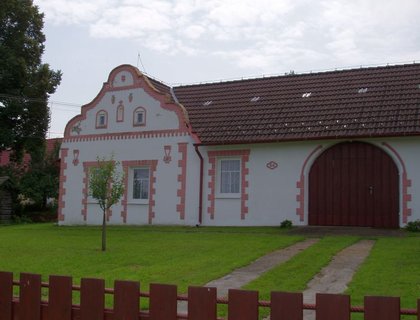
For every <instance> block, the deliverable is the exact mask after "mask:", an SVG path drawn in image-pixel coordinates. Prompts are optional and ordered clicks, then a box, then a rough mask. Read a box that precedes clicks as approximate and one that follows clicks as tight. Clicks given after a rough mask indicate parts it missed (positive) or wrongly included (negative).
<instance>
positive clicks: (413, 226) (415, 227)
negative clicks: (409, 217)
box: [405, 220, 420, 232]
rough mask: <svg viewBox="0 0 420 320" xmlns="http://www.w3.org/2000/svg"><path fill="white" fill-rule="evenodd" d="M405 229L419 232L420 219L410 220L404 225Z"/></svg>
mask: <svg viewBox="0 0 420 320" xmlns="http://www.w3.org/2000/svg"><path fill="white" fill-rule="evenodd" d="M405 229H406V230H407V231H411V232H420V220H416V221H410V222H409V223H407V225H406V226H405Z"/></svg>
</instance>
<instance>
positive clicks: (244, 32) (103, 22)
mask: <svg viewBox="0 0 420 320" xmlns="http://www.w3.org/2000/svg"><path fill="white" fill-rule="evenodd" d="M35 3H36V4H37V5H39V6H40V8H41V10H42V11H43V12H45V15H46V19H47V20H48V21H50V22H51V23H53V24H74V25H84V26H86V27H87V28H88V29H89V32H90V35H91V36H92V37H97V38H119V39H121V38H123V39H130V40H135V41H139V43H141V45H142V46H145V47H147V48H149V49H150V50H153V51H156V52H159V53H164V54H171V55H176V54H187V55H191V56H194V55H199V54H203V52H205V53H207V54H210V55H213V56H217V57H220V58H222V59H225V60H228V61H231V62H232V63H233V64H236V65H237V66H239V67H241V68H247V69H250V70H255V71H265V70H269V69H270V68H271V70H273V68H274V67H276V69H275V70H278V66H284V67H285V70H287V69H288V67H287V66H288V65H289V66H290V65H292V64H294V65H297V66H299V65H301V64H303V62H305V64H306V65H310V64H313V65H314V67H317V66H320V65H325V64H326V63H329V64H330V65H331V64H333V65H336V66H337V65H338V66H343V65H352V64H360V63H369V62H372V61H375V62H386V61H390V60H391V61H395V60H398V59H400V58H406V57H407V56H409V55H410V54H413V55H415V54H418V53H419V51H420V48H419V46H420V44H419V36H418V35H417V31H416V30H417V19H418V16H419V15H420V2H419V1H418V0H404V1H401V0H387V1H383V0H353V1H346V0H318V1H315V0H312V1H310V0H295V1H293V0H259V1H255V0H207V1H206V0H172V1H170V0H154V1H145V0H144V1H141V0H90V1H81V0H35ZM415 58H419V57H417V56H416V57H411V58H410V59H415Z"/></svg>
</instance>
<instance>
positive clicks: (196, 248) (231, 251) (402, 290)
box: [0, 224, 420, 319]
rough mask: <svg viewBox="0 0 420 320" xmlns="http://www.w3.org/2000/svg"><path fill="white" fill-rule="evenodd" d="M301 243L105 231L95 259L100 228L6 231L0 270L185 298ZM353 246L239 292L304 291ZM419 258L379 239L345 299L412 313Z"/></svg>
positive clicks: (256, 232) (1, 234)
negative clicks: (392, 302) (137, 285)
mask: <svg viewBox="0 0 420 320" xmlns="http://www.w3.org/2000/svg"><path fill="white" fill-rule="evenodd" d="M302 239H303V237H301V236H289V235H286V234H285V232H284V230H280V229H279V228H274V227H273V228H259V227H250V228H239V227H238V228H233V227H232V228H222V227H220V228H219V227H200V228H192V227H109V228H108V250H107V252H101V251H100V241H101V238H100V228H99V227H57V226H55V225H52V224H30V225H18V226H4V227H0V270H3V271H13V272H14V273H15V277H16V278H17V274H18V273H19V272H30V273H39V274H41V275H42V276H43V280H44V281H45V280H47V276H48V275H50V274H62V275H71V276H73V279H74V283H76V284H77V283H79V282H80V278H81V277H95V278H103V279H105V280H106V286H107V287H112V286H113V281H114V280H116V279H121V280H135V281H140V282H141V288H142V291H148V286H149V283H151V282H157V283H170V284H176V285H178V292H186V289H187V287H188V286H189V285H203V284H205V283H207V282H208V281H210V280H213V279H216V278H219V277H221V276H223V275H225V274H227V273H229V272H231V271H232V270H234V269H236V268H238V267H241V266H244V265H247V264H249V263H250V262H251V261H253V260H255V259H256V258H258V257H259V256H261V255H263V254H265V253H268V252H270V251H273V250H275V249H279V248H282V247H286V246H288V245H291V244H293V243H295V242H297V241H300V240H302ZM359 239H360V237H350V236H334V237H333V236H331V237H324V238H321V240H320V241H319V242H318V243H316V244H314V245H313V246H311V247H310V248H308V249H307V250H305V251H303V252H301V253H299V254H297V255H296V256H295V257H294V258H292V259H290V260H289V261H287V262H286V263H284V264H281V265H279V266H278V267H276V268H274V269H272V270H270V271H269V272H267V273H265V274H263V275H262V276H261V277H260V278H258V279H256V280H255V281H253V282H251V283H249V284H248V285H247V286H246V287H245V288H246V289H252V290H258V291H259V292H260V299H261V300H269V293H270V292H271V291H273V290H276V291H289V292H293V291H296V292H298V291H303V290H304V289H305V288H306V284H307V282H308V281H309V280H310V279H312V277H313V276H314V275H315V274H316V273H318V272H319V271H320V270H321V269H322V267H324V266H325V265H327V264H328V263H329V262H330V261H331V259H332V257H333V255H334V254H336V253H337V252H339V251H340V250H342V249H343V248H345V247H346V246H349V245H351V244H353V243H355V242H356V241H358V240H359ZM419 258H420V235H419V234H417V235H416V234H411V235H410V236H407V237H401V238H387V237H379V238H377V239H376V243H375V245H374V247H373V249H372V251H371V255H370V256H369V257H368V258H367V260H366V261H365V262H364V263H363V264H362V265H361V267H360V268H359V270H358V272H357V273H356V274H355V276H354V278H353V281H352V282H351V283H350V284H349V289H348V290H347V292H346V293H347V294H350V295H351V298H352V305H363V297H364V296H365V295H387V296H400V297H401V302H402V304H401V305H402V307H403V308H415V307H416V301H417V299H418V298H420V295H419V292H420V272H419V270H420V269H419ZM76 299H77V298H76ZM76 302H77V300H76ZM142 306H143V307H145V304H144V302H143V303H142ZM221 310H222V312H223V308H221ZM412 318H413V317H411V318H409V317H407V318H406V319H412ZM352 319H362V317H359V315H356V316H355V317H353V318H352ZM404 319H405V318H404Z"/></svg>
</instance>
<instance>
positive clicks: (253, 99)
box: [251, 96, 260, 102]
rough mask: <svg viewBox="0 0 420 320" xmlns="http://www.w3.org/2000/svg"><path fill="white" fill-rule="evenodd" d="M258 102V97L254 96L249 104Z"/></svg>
mask: <svg viewBox="0 0 420 320" xmlns="http://www.w3.org/2000/svg"><path fill="white" fill-rule="evenodd" d="M258 100H260V97H257V96H255V97H253V98H252V99H251V102H257V101H258Z"/></svg>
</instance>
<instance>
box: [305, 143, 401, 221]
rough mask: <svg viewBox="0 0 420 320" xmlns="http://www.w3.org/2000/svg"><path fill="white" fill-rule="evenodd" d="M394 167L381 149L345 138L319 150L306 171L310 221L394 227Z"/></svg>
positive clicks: (396, 211) (396, 204) (396, 212)
mask: <svg viewBox="0 0 420 320" xmlns="http://www.w3.org/2000/svg"><path fill="white" fill-rule="evenodd" d="M398 194H399V188H398V169H397V167H396V165H395V163H394V161H393V160H392V159H391V158H390V157H389V156H388V155H387V154H386V153H385V152H383V151H382V150H381V149H379V148H377V147H375V146H373V145H371V144H367V143H363V142H345V143H340V144H338V145H335V146H333V147H332V148H330V149H328V150H326V151H325V152H323V153H322V154H321V155H320V156H319V157H318V159H317V160H315V162H314V164H313V165H312V168H311V170H310V173H309V216H308V222H309V224H310V225H335V226H369V227H385V228H397V227H398V226H399V220H398V207H399V204H398Z"/></svg>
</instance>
